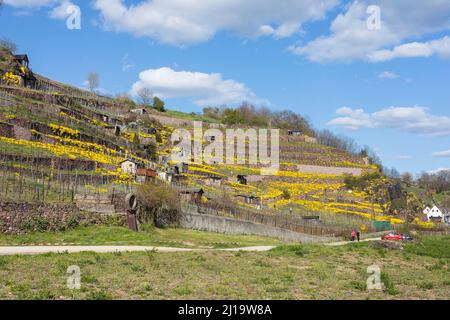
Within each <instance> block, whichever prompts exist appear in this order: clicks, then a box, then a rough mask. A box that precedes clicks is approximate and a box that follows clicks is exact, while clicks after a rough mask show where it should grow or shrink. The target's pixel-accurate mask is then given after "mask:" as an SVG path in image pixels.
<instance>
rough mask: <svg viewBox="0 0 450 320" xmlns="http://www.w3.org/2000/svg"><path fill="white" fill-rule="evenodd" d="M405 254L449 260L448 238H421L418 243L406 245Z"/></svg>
mask: <svg viewBox="0 0 450 320" xmlns="http://www.w3.org/2000/svg"><path fill="white" fill-rule="evenodd" d="M437 239H438V240H437ZM405 252H408V253H414V254H418V255H422V256H428V257H433V258H438V259H439V258H442V259H450V236H444V237H440V238H436V237H431V236H424V237H421V238H420V239H419V240H418V241H416V242H413V243H409V244H407V245H406V246H405Z"/></svg>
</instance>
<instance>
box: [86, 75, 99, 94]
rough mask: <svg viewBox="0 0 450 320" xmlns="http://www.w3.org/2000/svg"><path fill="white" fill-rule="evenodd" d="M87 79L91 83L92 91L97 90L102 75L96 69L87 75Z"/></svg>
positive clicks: (90, 88)
mask: <svg viewBox="0 0 450 320" xmlns="http://www.w3.org/2000/svg"><path fill="white" fill-rule="evenodd" d="M87 81H88V85H89V90H91V92H95V90H97V89H98V87H99V85H100V76H99V75H98V73H97V72H95V71H92V72H89V74H88V76H87Z"/></svg>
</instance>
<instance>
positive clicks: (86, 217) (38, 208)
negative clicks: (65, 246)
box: [0, 202, 108, 234]
mask: <svg viewBox="0 0 450 320" xmlns="http://www.w3.org/2000/svg"><path fill="white" fill-rule="evenodd" d="M107 219H108V218H107V217H105V216H102V215H100V214H92V213H85V212H81V211H80V210H79V209H78V208H77V207H76V206H75V205H73V204H67V205H61V204H44V203H8V202H0V233H3V234H23V233H27V232H37V231H39V232H44V231H63V230H66V229H69V228H74V227H76V226H78V225H92V224H101V223H105V222H106V221H107Z"/></svg>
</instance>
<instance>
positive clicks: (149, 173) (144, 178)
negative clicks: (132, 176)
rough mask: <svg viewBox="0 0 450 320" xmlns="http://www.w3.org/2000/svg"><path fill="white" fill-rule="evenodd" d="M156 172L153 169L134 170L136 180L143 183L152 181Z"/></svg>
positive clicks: (156, 174)
mask: <svg viewBox="0 0 450 320" xmlns="http://www.w3.org/2000/svg"><path fill="white" fill-rule="evenodd" d="M157 176H158V173H157V172H156V171H155V170H153V169H137V171H136V182H138V183H144V182H149V181H154V180H155V179H156V177H157Z"/></svg>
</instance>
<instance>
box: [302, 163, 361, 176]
mask: <svg viewBox="0 0 450 320" xmlns="http://www.w3.org/2000/svg"><path fill="white" fill-rule="evenodd" d="M297 169H298V171H299V172H301V173H305V174H330V175H344V174H351V175H354V176H355V177H360V176H361V175H362V173H363V169H361V168H339V167H336V168H335V167H322V166H310V165H299V166H297Z"/></svg>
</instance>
